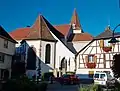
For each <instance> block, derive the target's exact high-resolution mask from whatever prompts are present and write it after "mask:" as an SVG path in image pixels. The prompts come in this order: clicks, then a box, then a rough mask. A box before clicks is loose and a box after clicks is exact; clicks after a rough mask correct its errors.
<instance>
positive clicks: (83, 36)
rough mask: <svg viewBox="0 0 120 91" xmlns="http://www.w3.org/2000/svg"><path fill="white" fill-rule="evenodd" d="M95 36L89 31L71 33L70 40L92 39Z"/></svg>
mask: <svg viewBox="0 0 120 91" xmlns="http://www.w3.org/2000/svg"><path fill="white" fill-rule="evenodd" d="M92 39H93V37H92V36H91V35H90V34H88V33H80V34H72V35H70V37H69V39H68V42H71V41H91V40H92Z"/></svg>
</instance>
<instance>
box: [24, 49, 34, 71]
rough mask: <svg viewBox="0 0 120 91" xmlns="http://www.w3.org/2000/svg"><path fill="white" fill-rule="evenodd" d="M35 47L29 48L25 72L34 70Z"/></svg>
mask: <svg viewBox="0 0 120 91" xmlns="http://www.w3.org/2000/svg"><path fill="white" fill-rule="evenodd" d="M35 50H36V49H35V47H29V49H28V52H27V67H26V69H27V70H36V53H35Z"/></svg>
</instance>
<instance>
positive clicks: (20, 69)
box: [12, 62, 25, 77]
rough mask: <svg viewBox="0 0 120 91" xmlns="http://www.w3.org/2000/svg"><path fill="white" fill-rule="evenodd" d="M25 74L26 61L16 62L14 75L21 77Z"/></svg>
mask: <svg viewBox="0 0 120 91" xmlns="http://www.w3.org/2000/svg"><path fill="white" fill-rule="evenodd" d="M24 74H25V63H24V62H16V63H14V64H13V66H12V76H13V77H19V76H21V75H24Z"/></svg>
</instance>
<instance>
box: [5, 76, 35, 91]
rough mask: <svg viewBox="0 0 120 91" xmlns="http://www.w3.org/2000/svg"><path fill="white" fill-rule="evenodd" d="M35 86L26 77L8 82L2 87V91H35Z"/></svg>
mask: <svg viewBox="0 0 120 91" xmlns="http://www.w3.org/2000/svg"><path fill="white" fill-rule="evenodd" d="M35 89H36V84H35V83H34V82H32V81H30V80H29V79H28V78H27V77H21V78H19V79H11V80H8V81H7V82H6V83H5V84H4V86H3V90H4V91H35Z"/></svg>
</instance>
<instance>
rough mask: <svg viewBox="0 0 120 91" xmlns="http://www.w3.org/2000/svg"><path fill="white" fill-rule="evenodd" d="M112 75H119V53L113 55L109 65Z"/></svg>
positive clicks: (117, 76)
mask: <svg viewBox="0 0 120 91" xmlns="http://www.w3.org/2000/svg"><path fill="white" fill-rule="evenodd" d="M111 69H112V71H113V73H114V77H116V78H119V77H120V54H115V55H114V56H113V63H112V67H111Z"/></svg>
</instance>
